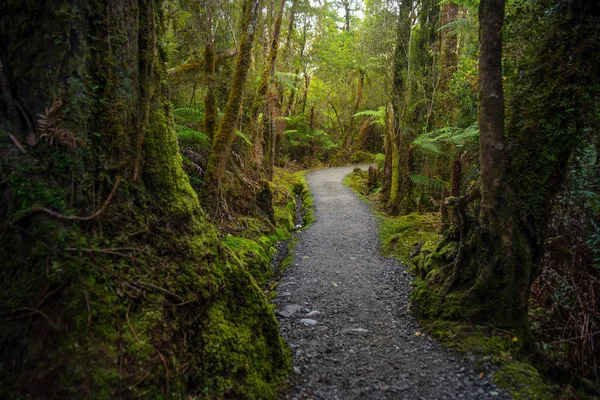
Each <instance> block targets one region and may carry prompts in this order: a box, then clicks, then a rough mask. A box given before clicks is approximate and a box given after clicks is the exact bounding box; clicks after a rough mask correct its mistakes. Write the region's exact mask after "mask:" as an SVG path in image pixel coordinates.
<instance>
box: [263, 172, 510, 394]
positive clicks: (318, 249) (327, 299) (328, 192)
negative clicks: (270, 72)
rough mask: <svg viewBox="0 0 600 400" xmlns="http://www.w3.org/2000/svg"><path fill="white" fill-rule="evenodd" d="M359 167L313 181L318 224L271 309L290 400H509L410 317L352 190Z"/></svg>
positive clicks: (303, 236) (392, 268) (406, 284)
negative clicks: (284, 354)
mask: <svg viewBox="0 0 600 400" xmlns="http://www.w3.org/2000/svg"><path fill="white" fill-rule="evenodd" d="M352 169H353V167H342V168H330V169H325V170H320V171H315V172H312V173H310V174H309V175H308V176H307V178H308V181H309V185H310V188H311V190H312V194H313V197H314V206H315V218H316V222H315V223H314V224H313V225H312V226H311V227H310V228H309V229H307V230H305V231H302V232H300V234H299V241H298V245H297V247H296V255H295V257H294V261H293V263H292V266H291V267H290V268H289V269H288V270H287V271H286V273H285V274H284V277H283V280H282V283H281V284H280V285H279V288H278V291H279V296H278V297H277V298H276V300H275V304H276V308H277V310H278V319H279V321H280V327H281V332H282V335H283V336H284V338H285V339H286V340H287V341H288V343H289V345H290V347H291V349H292V353H293V356H294V365H295V368H294V369H295V376H294V381H295V382H294V385H293V387H292V390H291V393H289V394H288V396H287V397H288V398H290V399H295V398H297V399H303V398H316V399H344V400H345V399H358V398H360V399H458V398H461V399H485V398H493V399H501V398H502V399H504V398H509V397H508V396H507V395H506V394H505V393H504V392H502V391H501V390H499V389H497V388H496V387H494V386H493V385H491V384H490V382H489V380H488V378H487V377H483V379H480V372H479V371H478V370H475V369H474V368H473V367H472V366H470V365H468V364H467V363H466V362H465V361H463V360H461V359H457V356H456V355H453V354H451V353H449V352H447V351H445V350H443V349H441V348H440V347H439V345H438V344H437V343H436V342H435V341H432V340H431V339H430V338H428V337H427V336H426V335H420V336H417V335H418V334H416V333H417V332H419V331H420V330H419V328H418V325H417V324H416V322H415V320H414V318H413V317H412V316H411V315H410V312H409V310H408V309H407V308H408V302H409V290H410V276H409V275H408V274H407V273H406V270H405V267H404V266H402V265H400V264H399V263H397V262H396V261H393V260H391V259H387V258H384V257H382V256H381V255H380V253H379V248H380V242H379V239H378V233H377V221H376V219H375V217H374V215H373V213H372V212H371V210H370V209H369V206H368V205H366V204H365V203H363V202H362V201H361V200H360V199H358V197H357V196H356V195H355V194H354V193H353V192H352V191H351V190H350V189H349V188H347V187H345V186H343V185H342V180H343V178H344V176H346V175H347V174H348V173H350V172H351V171H352Z"/></svg>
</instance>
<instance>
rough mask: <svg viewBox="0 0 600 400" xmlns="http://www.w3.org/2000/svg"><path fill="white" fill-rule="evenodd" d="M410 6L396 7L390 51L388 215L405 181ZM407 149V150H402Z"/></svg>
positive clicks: (395, 206)
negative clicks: (391, 125)
mask: <svg viewBox="0 0 600 400" xmlns="http://www.w3.org/2000/svg"><path fill="white" fill-rule="evenodd" d="M410 7H411V6H410V4H409V3H405V2H403V3H402V4H401V6H400V11H399V16H398V26H397V37H396V49H395V51H394V79H393V87H392V105H393V109H394V112H393V115H394V119H395V121H394V128H395V131H394V134H393V137H391V143H390V144H391V152H392V157H391V158H392V167H391V170H392V179H391V186H390V197H389V201H388V204H387V208H388V209H389V210H390V212H392V213H397V212H399V211H400V202H401V200H402V196H401V190H402V188H401V183H402V181H404V180H405V177H404V176H403V175H405V173H406V171H405V172H404V174H403V173H402V171H403V170H404V168H403V167H404V164H405V163H403V162H402V161H401V157H402V154H401V147H402V145H403V144H404V145H406V143H405V142H406V140H405V137H406V132H405V130H406V127H405V126H404V124H403V118H404V114H405V112H406V109H405V108H406V101H405V90H406V87H407V85H406V79H407V68H408V51H409V49H408V46H409V41H410V30H411V29H410V28H411V26H410ZM404 147H405V146H404ZM406 148H407V147H406Z"/></svg>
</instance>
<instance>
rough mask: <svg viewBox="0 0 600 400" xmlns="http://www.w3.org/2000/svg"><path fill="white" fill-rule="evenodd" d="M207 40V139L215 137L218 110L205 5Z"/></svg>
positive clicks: (209, 9)
mask: <svg viewBox="0 0 600 400" xmlns="http://www.w3.org/2000/svg"><path fill="white" fill-rule="evenodd" d="M206 32H207V39H206V44H205V45H204V82H205V84H206V95H205V96H204V134H205V135H206V136H208V137H209V138H211V139H212V138H214V137H215V131H216V128H217V119H218V110H217V98H216V97H215V72H216V61H217V58H216V55H215V40H214V37H213V36H212V6H211V4H210V3H207V21H206Z"/></svg>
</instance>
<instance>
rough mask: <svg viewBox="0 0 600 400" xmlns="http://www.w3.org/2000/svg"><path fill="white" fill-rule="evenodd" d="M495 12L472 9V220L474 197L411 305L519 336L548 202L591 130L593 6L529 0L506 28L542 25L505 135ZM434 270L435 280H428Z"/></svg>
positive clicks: (485, 4)
mask: <svg viewBox="0 0 600 400" xmlns="http://www.w3.org/2000/svg"><path fill="white" fill-rule="evenodd" d="M503 6H504V1H503V0H482V1H481V3H480V14H479V18H480V25H481V28H480V29H481V31H480V35H481V36H480V40H481V47H480V63H479V64H480V66H479V74H480V76H479V79H480V82H479V91H480V93H479V102H480V105H479V107H480V108H479V125H480V134H481V139H480V141H481V144H480V151H481V164H482V168H481V178H480V192H481V196H482V198H481V205H480V207H479V209H480V214H479V215H477V216H469V215H468V213H467V212H466V211H465V209H466V206H467V204H468V203H470V202H473V201H475V200H476V199H477V198H478V197H479V196H478V193H477V192H476V191H474V192H471V193H469V194H468V195H467V196H465V197H463V198H454V199H451V200H452V201H451V202H452V204H454V207H455V215H456V217H457V225H458V228H459V229H458V232H459V233H458V235H457V232H456V230H451V231H450V234H449V235H447V236H446V237H445V239H444V241H443V242H442V244H441V245H440V246H439V248H438V249H437V251H436V252H435V253H433V254H431V255H430V256H429V257H428V258H427V259H426V262H425V263H424V264H423V265H422V269H421V271H422V272H423V275H422V277H423V278H424V279H425V281H423V282H421V283H418V284H417V286H418V287H419V289H418V290H416V291H415V294H414V298H415V300H416V301H417V305H418V307H419V312H421V313H422V314H424V315H426V316H430V317H440V316H442V317H446V318H452V319H471V320H475V321H478V322H487V323H491V324H494V325H495V326H506V327H510V328H511V329H514V331H515V332H517V331H518V332H521V333H523V335H524V337H525V338H527V337H528V323H527V310H528V301H529V295H530V287H531V284H532V282H533V280H534V279H535V278H536V277H537V275H538V274H539V272H540V264H541V257H542V254H543V245H544V242H545V240H546V237H545V233H546V228H547V224H548V218H549V216H550V213H551V209H552V203H553V200H554V197H555V195H556V193H557V192H558V190H559V188H560V187H561V184H562V182H563V181H564V178H565V176H564V172H563V171H566V166H567V164H568V162H569V159H570V157H571V155H572V153H573V151H575V150H576V149H577V147H578V145H580V144H581V143H582V140H584V139H585V137H586V135H588V134H589V132H590V131H591V130H592V129H597V126H598V122H597V120H596V119H595V117H594V115H595V113H597V110H598V106H599V105H600V85H599V82H600V76H599V75H598V74H597V71H598V70H600V55H598V54H597V52H596V51H595V50H594V49H596V48H597V47H598V45H599V43H600V37H599V36H598V34H597V26H598V23H599V22H600V6H599V5H598V4H597V2H595V1H592V0H570V1H567V2H553V1H551V2H545V1H544V2H543V1H539V2H538V1H536V2H534V3H532V4H531V7H532V8H531V10H530V11H529V12H528V13H523V14H522V16H521V18H523V20H522V21H519V20H518V19H517V20H516V21H515V22H514V23H517V24H518V23H521V24H523V25H525V26H530V24H531V21H538V18H540V17H543V18H544V19H545V23H544V28H543V29H544V31H543V33H542V32H540V34H539V36H538V35H535V36H532V37H531V38H530V40H528V41H527V42H526V46H525V48H524V51H523V53H521V54H523V56H521V57H520V58H519V62H518V68H517V69H516V70H515V72H514V76H512V79H513V86H512V88H511V97H510V99H509V102H508V104H509V107H508V108H507V110H508V118H507V121H508V122H507V125H506V127H507V129H506V132H504V107H503V102H502V100H503V90H502V74H501V60H502V50H501V49H502V43H501V41H502V36H501V35H502V34H501V28H502V23H503ZM527 18H529V19H527ZM575 26H577V29H574V28H573V27H575ZM457 236H458V238H457ZM432 270H437V271H436V272H437V273H436V274H435V275H436V278H435V280H429V278H427V277H426V275H427V274H429V273H430V272H431V271H432ZM433 275H434V274H430V275H429V276H430V277H431V276H433Z"/></svg>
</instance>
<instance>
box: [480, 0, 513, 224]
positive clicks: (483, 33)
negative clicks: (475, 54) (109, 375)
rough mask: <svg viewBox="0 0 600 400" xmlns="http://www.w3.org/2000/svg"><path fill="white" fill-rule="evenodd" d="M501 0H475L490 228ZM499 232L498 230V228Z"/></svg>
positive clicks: (498, 125) (499, 153)
mask: <svg viewBox="0 0 600 400" xmlns="http://www.w3.org/2000/svg"><path fill="white" fill-rule="evenodd" d="M504 2H505V0H483V1H481V2H480V3H479V90H478V94H479V95H478V97H479V103H478V104H479V110H478V121H479V136H480V141H479V143H480V149H479V159H480V168H481V216H480V219H481V222H482V224H484V225H485V226H486V227H488V228H491V225H492V224H493V223H494V221H497V215H495V212H496V211H497V210H498V201H499V200H500V199H501V197H500V190H501V187H502V185H503V184H504V175H505V173H506V161H505V155H504V92H503V88H502V25H503V23H504ZM498 233H499V232H498Z"/></svg>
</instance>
